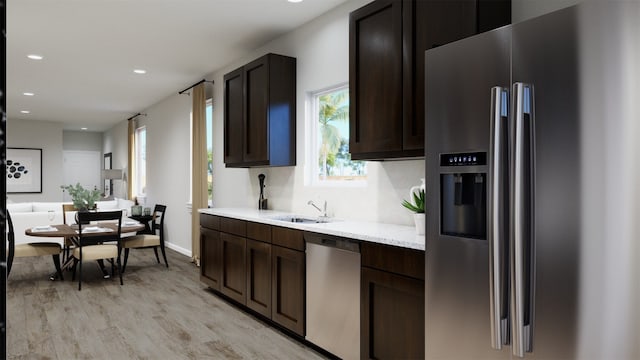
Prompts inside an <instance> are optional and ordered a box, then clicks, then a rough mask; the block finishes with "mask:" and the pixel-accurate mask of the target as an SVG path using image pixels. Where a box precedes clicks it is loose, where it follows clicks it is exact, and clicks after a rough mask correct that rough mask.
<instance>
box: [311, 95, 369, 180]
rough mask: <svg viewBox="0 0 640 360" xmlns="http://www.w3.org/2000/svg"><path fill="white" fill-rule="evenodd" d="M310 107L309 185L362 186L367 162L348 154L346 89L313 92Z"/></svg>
mask: <svg viewBox="0 0 640 360" xmlns="http://www.w3.org/2000/svg"><path fill="white" fill-rule="evenodd" d="M310 105H311V106H310V109H311V116H309V118H310V119H311V124H310V125H311V126H310V127H309V128H310V130H311V137H310V142H309V143H310V144H311V149H310V150H311V151H309V153H310V154H311V159H310V161H311V162H310V164H311V166H310V168H311V180H312V181H311V183H312V184H317V185H320V184H325V185H327V184H340V185H342V184H347V183H352V184H362V183H364V181H365V180H366V179H367V166H366V162H364V161H358V160H351V154H350V153H349V86H348V85H347V84H345V85H341V86H338V87H333V88H330V89H327V90H323V91H318V92H315V93H312V94H311V95H310Z"/></svg>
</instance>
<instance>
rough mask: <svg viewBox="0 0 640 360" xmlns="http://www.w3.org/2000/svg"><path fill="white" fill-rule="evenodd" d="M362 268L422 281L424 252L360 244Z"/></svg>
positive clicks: (366, 243) (365, 243)
mask: <svg viewBox="0 0 640 360" xmlns="http://www.w3.org/2000/svg"><path fill="white" fill-rule="evenodd" d="M360 246H361V254H362V266H366V267H370V268H374V269H379V270H384V271H388V272H392V273H395V274H399V275H404V276H409V277H412V278H415V279H421V280H424V251H420V250H414V249H405V248H401V247H397V246H389V245H381V244H374V243H369V242H362V244H361V245H360Z"/></svg>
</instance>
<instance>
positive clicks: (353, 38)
mask: <svg viewBox="0 0 640 360" xmlns="http://www.w3.org/2000/svg"><path fill="white" fill-rule="evenodd" d="M510 22H511V1H510V0H451V1H445V0H442V1H438V0H376V1H373V2H371V3H369V4H367V5H365V6H364V7H362V8H360V9H358V10H356V11H354V12H352V13H351V14H350V19H349V87H350V88H349V97H350V105H349V106H350V107H349V113H350V114H349V116H350V119H349V131H350V140H349V150H350V152H351V158H352V159H354V160H382V159H392V158H407V157H422V156H424V134H425V125H424V124H425V109H424V88H425V86H424V85H425V74H424V52H425V51H426V50H428V49H431V48H434V47H437V46H440V45H444V44H447V43H450V42H453V41H456V40H459V39H462V38H465V37H469V36H472V35H475V34H478V33H480V32H484V31H487V30H491V29H494V28H497V27H499V26H502V25H507V24H509V23H510Z"/></svg>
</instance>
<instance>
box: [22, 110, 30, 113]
mask: <svg viewBox="0 0 640 360" xmlns="http://www.w3.org/2000/svg"><path fill="white" fill-rule="evenodd" d="M20 112H21V113H23V114H29V113H31V111H29V110H20Z"/></svg>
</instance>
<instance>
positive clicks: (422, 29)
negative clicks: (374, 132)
mask: <svg viewBox="0 0 640 360" xmlns="http://www.w3.org/2000/svg"><path fill="white" fill-rule="evenodd" d="M402 10H403V38H404V41H405V42H404V43H405V45H406V46H407V47H409V48H408V49H405V51H404V53H403V61H404V66H403V101H404V114H403V115H404V116H403V121H404V127H403V130H404V133H403V135H404V136H403V147H404V149H405V150H416V149H420V150H422V151H423V153H422V154H421V155H424V133H425V132H424V131H425V111H424V83H425V72H424V52H425V51H426V50H428V49H431V48H434V47H436V46H440V45H444V44H447V43H450V42H452V41H455V40H459V39H462V38H465V37H468V36H471V35H473V34H475V33H476V0H457V1H450V0H448V1H407V0H405V2H404V3H403V9H402Z"/></svg>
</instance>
